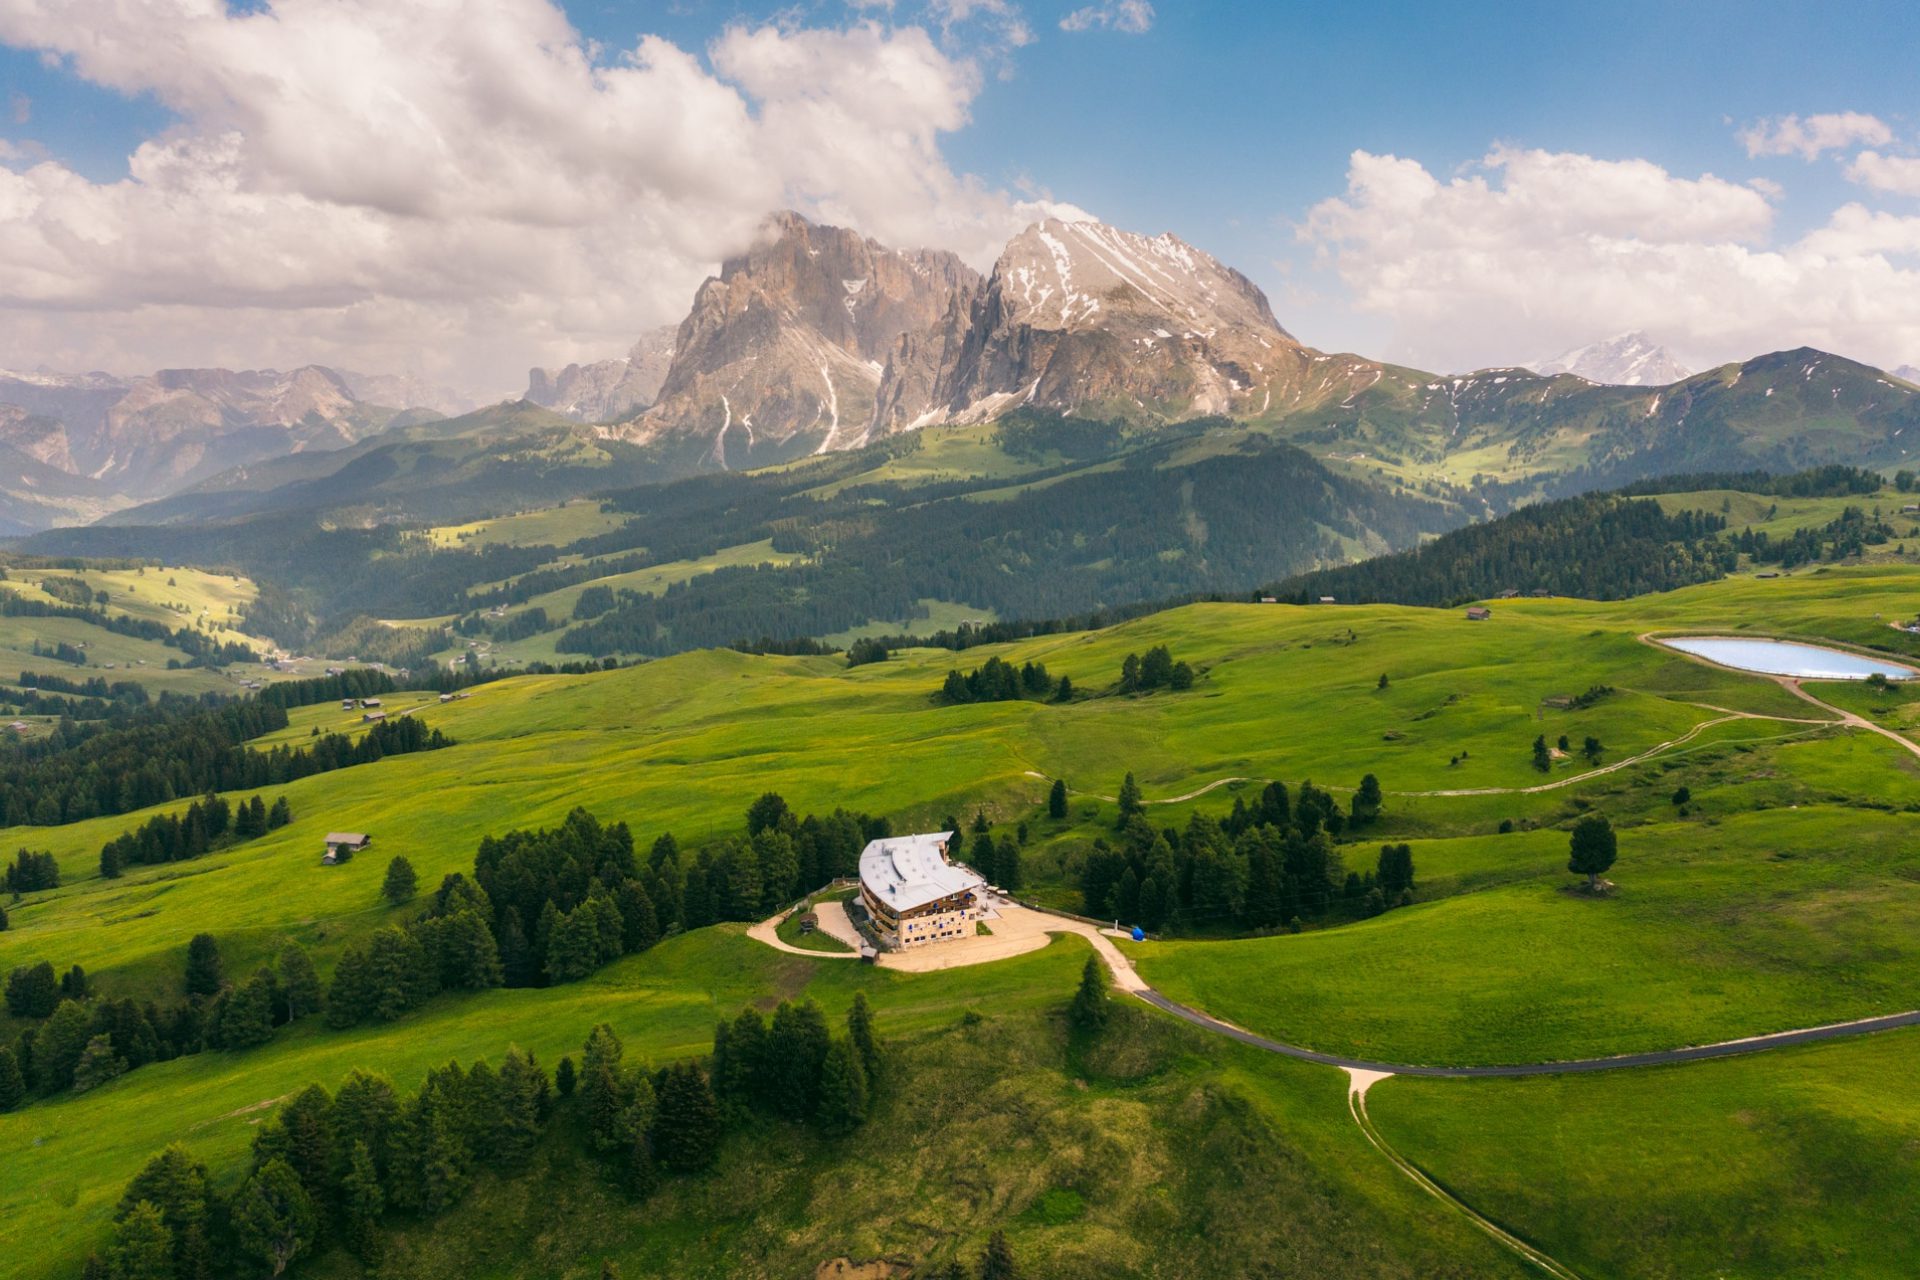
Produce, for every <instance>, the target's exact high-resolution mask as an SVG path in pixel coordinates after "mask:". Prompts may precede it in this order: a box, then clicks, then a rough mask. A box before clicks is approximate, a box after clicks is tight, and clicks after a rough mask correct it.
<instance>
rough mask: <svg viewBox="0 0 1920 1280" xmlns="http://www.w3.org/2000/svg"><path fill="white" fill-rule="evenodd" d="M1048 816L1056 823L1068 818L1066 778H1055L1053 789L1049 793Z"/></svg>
mask: <svg viewBox="0 0 1920 1280" xmlns="http://www.w3.org/2000/svg"><path fill="white" fill-rule="evenodd" d="M1047 816H1048V817H1049V818H1052V819H1053V820H1054V821H1055V822H1059V821H1060V820H1062V819H1063V818H1065V817H1066V816H1067V782H1066V779H1064V778H1055V779H1054V780H1053V787H1052V788H1051V789H1050V790H1049V791H1048V792H1047Z"/></svg>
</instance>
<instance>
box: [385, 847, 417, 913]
mask: <svg viewBox="0 0 1920 1280" xmlns="http://www.w3.org/2000/svg"><path fill="white" fill-rule="evenodd" d="M419 887H420V877H419V876H418V875H417V874H415V872H414V870H413V864H412V863H411V862H408V861H407V860H406V858H405V857H404V856H403V855H400V854H395V855H394V857H393V860H392V861H391V862H389V863H387V878H386V879H385V880H384V881H382V882H381V884H380V892H381V893H382V894H384V895H385V896H386V899H387V901H388V902H390V903H392V904H393V905H394V906H396V907H397V906H399V905H400V904H401V903H403V902H405V901H407V900H408V899H410V898H412V897H413V895H414V894H415V893H416V892H417V891H418V890H419Z"/></svg>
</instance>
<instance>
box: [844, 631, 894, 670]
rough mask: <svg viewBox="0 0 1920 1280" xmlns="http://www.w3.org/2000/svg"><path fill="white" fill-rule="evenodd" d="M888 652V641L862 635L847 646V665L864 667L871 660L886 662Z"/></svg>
mask: <svg viewBox="0 0 1920 1280" xmlns="http://www.w3.org/2000/svg"><path fill="white" fill-rule="evenodd" d="M887 653H888V649H887V644H886V641H884V640H877V639H875V638H873V637H871V636H862V637H861V638H860V639H858V640H855V641H854V642H853V643H852V644H850V645H848V646H847V665H848V666H850V667H864V666H866V665H867V664H868V663H870V662H885V661H886V660H887Z"/></svg>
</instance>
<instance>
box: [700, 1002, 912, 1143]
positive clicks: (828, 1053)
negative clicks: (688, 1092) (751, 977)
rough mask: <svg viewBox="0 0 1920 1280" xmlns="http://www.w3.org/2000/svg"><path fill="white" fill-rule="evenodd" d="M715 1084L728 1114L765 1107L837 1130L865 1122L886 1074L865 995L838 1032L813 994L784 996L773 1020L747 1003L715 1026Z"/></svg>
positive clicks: (768, 1112) (765, 1111) (837, 1132)
mask: <svg viewBox="0 0 1920 1280" xmlns="http://www.w3.org/2000/svg"><path fill="white" fill-rule="evenodd" d="M712 1065H713V1087H714V1091H715V1093H716V1095H717V1096H718V1098H719V1100H720V1102H721V1104H722V1106H723V1108H724V1110H725V1112H726V1114H729V1115H737V1114H741V1113H745V1112H755V1111H757V1112H760V1113H763V1114H766V1115H772V1116H781V1117H784V1118H786V1119H788V1120H794V1121H799V1122H802V1123H813V1124H816V1125H818V1126H819V1127H820V1128H821V1129H822V1130H824V1131H825V1132H827V1133H829V1134H833V1135H836V1136H838V1135H843V1134H847V1133H851V1132H853V1131H854V1130H855V1129H857V1128H859V1127H860V1125H861V1124H862V1123H864V1122H865V1121H866V1118H867V1113H868V1108H869V1106H870V1104H871V1101H872V1098H873V1093H874V1090H875V1089H877V1088H878V1087H879V1086H880V1084H881V1082H882V1079H883V1076H884V1062H883V1059H882V1057H881V1050H880V1043H879V1040H878V1039H877V1038H876V1036H875V1034H874V1026H873V1012H872V1010H871V1009H869V1008H868V1006H867V998H866V996H865V995H864V994H856V995H855V996H854V998H853V1005H852V1007H851V1008H850V1009H849V1010H848V1011H847V1023H846V1034H844V1035H842V1036H835V1035H834V1034H833V1032H832V1030H831V1028H830V1027H829V1026H828V1024H827V1019H826V1015H825V1014H823V1013H822V1012H821V1011H820V1007H819V1006H818V1005H816V1004H815V1003H814V1002H813V1001H811V1000H807V1001H804V1002H802V1003H799V1004H795V1003H793V1002H792V1001H784V1000H783V1001H781V1003H780V1007H779V1008H777V1009H775V1010H774V1012H773V1017H772V1019H770V1020H769V1019H767V1018H765V1017H763V1016H762V1015H761V1013H760V1011H759V1010H758V1009H755V1008H753V1007H752V1006H748V1007H747V1008H745V1009H742V1010H741V1011H740V1013H739V1015H738V1016H737V1017H735V1018H734V1019H733V1021H731V1022H721V1023H719V1024H718V1025H717V1026H715V1027H714V1029H713V1059H712Z"/></svg>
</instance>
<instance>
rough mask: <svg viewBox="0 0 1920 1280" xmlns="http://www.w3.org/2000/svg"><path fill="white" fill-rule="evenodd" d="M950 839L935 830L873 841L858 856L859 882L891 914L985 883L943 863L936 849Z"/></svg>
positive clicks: (969, 873)
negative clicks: (922, 833) (885, 906)
mask: <svg viewBox="0 0 1920 1280" xmlns="http://www.w3.org/2000/svg"><path fill="white" fill-rule="evenodd" d="M951 839H953V832H951V831H937V832H932V833H929V834H926V835H917V836H889V837H888V838H887V839H885V840H875V841H873V842H872V843H870V844H869V845H867V847H866V848H865V849H864V850H862V851H861V853H860V883H861V884H863V885H865V886H866V887H867V889H868V891H869V892H871V893H872V894H873V896H874V897H876V898H878V899H880V901H882V902H884V903H886V904H887V906H888V907H889V908H890V909H891V910H893V911H895V912H901V911H912V910H913V909H914V908H916V907H924V906H926V905H927V904H928V903H929V902H938V901H939V900H940V899H942V898H946V897H951V896H952V895H954V894H956V893H964V892H965V891H966V890H968V889H978V888H980V887H981V886H982V885H984V884H986V881H985V880H983V879H982V878H980V877H979V876H977V875H975V874H974V873H973V872H971V871H969V870H967V868H965V867H963V866H960V865H958V864H956V863H952V862H948V861H947V859H946V855H945V854H943V853H942V852H941V851H940V850H941V847H942V846H943V845H945V844H946V843H947V842H948V841H949V840H951Z"/></svg>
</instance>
